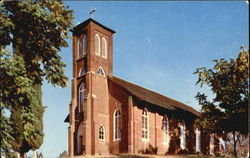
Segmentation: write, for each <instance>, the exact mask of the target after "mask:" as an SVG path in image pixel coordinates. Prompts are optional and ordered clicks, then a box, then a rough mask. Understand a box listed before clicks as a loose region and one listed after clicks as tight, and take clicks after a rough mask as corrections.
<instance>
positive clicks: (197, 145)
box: [195, 128, 201, 152]
mask: <svg viewBox="0 0 250 158" xmlns="http://www.w3.org/2000/svg"><path fill="white" fill-rule="evenodd" d="M195 150H196V152H201V131H200V130H199V129H198V128H196V129H195Z"/></svg>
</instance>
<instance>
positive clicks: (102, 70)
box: [96, 66, 106, 77]
mask: <svg viewBox="0 0 250 158" xmlns="http://www.w3.org/2000/svg"><path fill="white" fill-rule="evenodd" d="M99 69H100V70H101V71H102V72H103V75H102V74H99V73H98V71H99ZM96 74H98V75H100V76H104V77H105V76H106V74H105V71H104V70H103V68H102V67H101V66H99V67H98V68H97V70H96Z"/></svg>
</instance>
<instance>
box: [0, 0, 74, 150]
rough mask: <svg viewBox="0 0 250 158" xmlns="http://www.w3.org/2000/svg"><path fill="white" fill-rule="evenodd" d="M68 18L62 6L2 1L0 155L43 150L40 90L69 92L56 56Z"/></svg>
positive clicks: (43, 0)
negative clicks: (53, 88)
mask: <svg viewBox="0 0 250 158" xmlns="http://www.w3.org/2000/svg"><path fill="white" fill-rule="evenodd" d="M72 14H73V12H72V10H69V9H68V7H65V6H64V4H63V2H62V1H50V0H26V1H5V0H3V1H0V57H1V67H0V73H1V74H0V76H1V79H0V84H1V85H0V86H1V102H0V103H1V109H0V110H1V133H0V136H1V137H0V139H1V142H3V143H1V152H5V153H8V152H10V151H11V150H15V151H17V152H20V153H21V154H22V155H23V153H25V152H27V151H29V150H30V149H32V150H35V149H37V148H39V146H40V145H41V144H42V140H43V135H44V134H43V123H42V118H43V112H44V107H43V106H42V100H41V98H42V97H41V95H42V92H41V86H42V82H43V79H46V80H47V81H48V82H49V83H51V84H52V85H58V86H61V87H65V86H67V77H66V76H65V75H64V67H65V66H66V65H65V64H64V63H63V62H62V59H61V57H60V55H59V52H60V51H61V48H62V47H67V46H68V45H67V42H66V38H69V32H68V30H69V29H70V28H71V27H72V20H73V15H72ZM7 111H9V113H10V115H8V114H7V113H8V112H7Z"/></svg>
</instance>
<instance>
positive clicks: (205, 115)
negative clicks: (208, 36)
mask: <svg viewBox="0 0 250 158" xmlns="http://www.w3.org/2000/svg"><path fill="white" fill-rule="evenodd" d="M248 58H249V51H248V50H246V49H245V48H244V47H241V50H240V53H239V55H238V57H237V58H236V59H230V60H229V61H227V60H225V59H220V60H214V62H215V63H216V64H215V66H214V67H213V69H207V68H205V67H202V68H197V70H196V72H194V73H195V74H198V78H199V79H198V81H197V84H200V85H201V86H203V85H207V86H208V87H210V90H211V91H212V92H213V93H214V94H215V97H214V98H213V100H212V101H208V99H207V96H206V95H205V94H201V93H198V94H197V96H196V98H197V99H198V101H199V104H200V105H202V109H201V113H202V117H201V126H202V127H203V128H204V129H205V130H206V131H208V132H209V133H217V134H218V135H222V136H223V134H225V135H227V134H229V133H232V134H233V140H234V156H236V157H237V153H236V143H237V141H236V138H237V137H238V135H239V134H243V135H246V134H247V133H248V131H247V128H248V127H247V125H248V124H247V122H248V120H247V118H248V87H249V74H248V68H249V67H248Z"/></svg>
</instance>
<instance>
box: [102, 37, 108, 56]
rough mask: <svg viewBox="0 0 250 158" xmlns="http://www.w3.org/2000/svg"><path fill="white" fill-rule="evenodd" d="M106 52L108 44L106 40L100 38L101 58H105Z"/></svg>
mask: <svg viewBox="0 0 250 158" xmlns="http://www.w3.org/2000/svg"><path fill="white" fill-rule="evenodd" d="M107 52H108V44H107V40H106V39H105V38H104V37H102V57H103V58H107Z"/></svg>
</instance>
